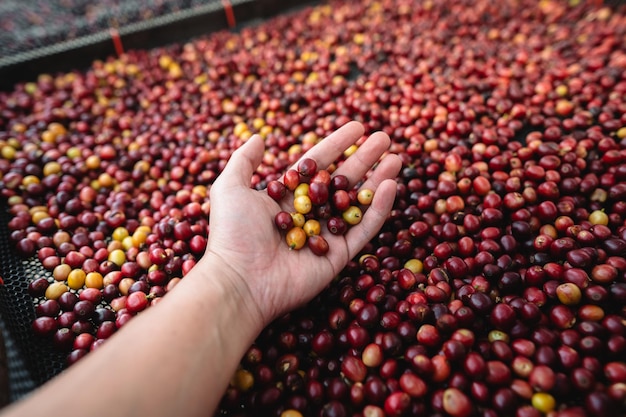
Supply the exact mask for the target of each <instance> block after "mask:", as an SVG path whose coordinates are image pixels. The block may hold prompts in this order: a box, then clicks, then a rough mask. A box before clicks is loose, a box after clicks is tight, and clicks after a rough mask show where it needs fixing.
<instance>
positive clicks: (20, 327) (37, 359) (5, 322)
mask: <svg viewBox="0 0 626 417" xmlns="http://www.w3.org/2000/svg"><path fill="white" fill-rule="evenodd" d="M7 222H8V213H7V212H6V210H4V208H3V209H2V211H1V212H0V276H1V277H2V278H3V280H4V285H0V321H1V322H2V324H1V325H0V330H2V331H3V334H4V337H5V343H6V350H7V366H8V372H9V381H10V394H11V398H12V399H14V400H15V399H17V398H20V397H21V396H23V395H25V394H27V393H28V392H29V391H31V390H32V389H33V388H34V387H35V386H37V385H40V384H42V383H43V382H45V381H47V380H48V379H50V378H52V377H53V376H55V375H56V374H58V373H59V372H60V371H61V370H62V369H63V367H64V363H65V362H64V361H65V359H64V355H63V354H62V353H60V352H58V351H56V350H54V349H53V347H52V344H51V342H50V341H47V340H45V341H44V340H41V339H38V338H36V337H35V336H34V334H33V332H32V331H31V323H32V321H33V320H34V319H35V309H34V306H35V303H36V302H37V301H38V300H36V299H33V298H32V297H31V296H30V295H29V294H28V283H29V282H30V281H31V280H33V279H35V278H37V277H42V276H43V277H46V278H49V279H50V280H52V276H51V274H50V272H48V271H46V270H45V269H44V268H43V267H42V266H41V264H40V263H39V260H38V259H37V258H36V257H35V258H32V259H28V260H22V259H21V258H20V257H19V256H18V255H17V254H15V252H14V250H13V248H12V247H11V245H10V242H9V237H8V229H7V226H6V225H7Z"/></svg>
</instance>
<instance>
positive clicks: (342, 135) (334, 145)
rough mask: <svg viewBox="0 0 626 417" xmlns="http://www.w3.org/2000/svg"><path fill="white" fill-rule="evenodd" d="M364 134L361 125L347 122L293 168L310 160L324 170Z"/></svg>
mask: <svg viewBox="0 0 626 417" xmlns="http://www.w3.org/2000/svg"><path fill="white" fill-rule="evenodd" d="M364 133H365V128H364V127H363V125H362V124H361V123H359V122H357V121H351V122H348V123H346V124H345V125H343V126H341V127H340V128H339V129H337V130H335V131H334V132H333V133H331V134H330V135H328V136H326V137H325V138H324V139H322V140H321V141H320V142H319V143H318V144H316V145H315V146H313V147H312V148H311V149H309V150H308V151H307V152H306V153H305V154H304V155H302V157H301V158H300V159H299V160H298V161H297V162H296V163H295V164H294V165H293V166H294V167H295V166H297V165H298V162H300V161H301V160H302V159H304V158H311V159H313V160H315V162H317V165H318V167H320V168H324V169H326V168H327V167H328V166H329V165H330V164H332V163H333V162H335V161H336V160H337V159H338V158H339V157H340V156H341V155H342V154H343V152H344V151H345V150H346V149H348V148H349V147H350V146H351V145H352V144H353V143H354V142H356V141H357V140H359V139H360V138H361V137H362V136H363V134H364Z"/></svg>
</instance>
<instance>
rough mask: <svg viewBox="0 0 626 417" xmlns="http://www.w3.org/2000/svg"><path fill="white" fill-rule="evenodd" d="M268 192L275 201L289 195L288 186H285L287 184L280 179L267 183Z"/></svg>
mask: <svg viewBox="0 0 626 417" xmlns="http://www.w3.org/2000/svg"><path fill="white" fill-rule="evenodd" d="M267 194H268V195H269V196H270V197H272V198H273V199H274V200H275V201H280V200H282V198H283V197H285V195H287V187H285V184H283V183H282V182H280V181H278V180H273V181H270V182H269V183H268V184H267Z"/></svg>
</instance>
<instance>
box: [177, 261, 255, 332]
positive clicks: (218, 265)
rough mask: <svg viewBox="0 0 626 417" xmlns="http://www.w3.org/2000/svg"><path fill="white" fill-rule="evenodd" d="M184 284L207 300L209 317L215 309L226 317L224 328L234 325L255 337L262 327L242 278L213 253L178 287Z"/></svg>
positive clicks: (198, 264)
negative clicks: (219, 310)
mask: <svg viewBox="0 0 626 417" xmlns="http://www.w3.org/2000/svg"><path fill="white" fill-rule="evenodd" d="M183 283H184V286H185V287H187V289H188V290H190V291H191V292H193V293H194V294H195V295H196V296H201V297H202V296H207V297H208V299H207V301H208V304H207V308H208V309H209V310H211V311H210V312H211V314H215V311H214V310H215V309H216V308H218V307H219V308H220V309H222V311H223V312H224V313H226V314H227V317H225V319H224V324H225V325H226V327H227V328H231V324H232V323H234V322H236V323H237V327H238V329H241V330H244V329H245V330H249V331H250V332H251V333H252V334H253V338H254V337H256V336H257V334H258V333H259V332H261V330H263V328H264V327H265V325H266V323H265V320H264V319H263V317H264V316H263V314H262V312H261V311H260V308H259V306H258V305H257V303H256V302H255V301H254V297H253V296H252V291H251V290H250V287H249V286H248V285H247V283H246V281H245V278H244V277H242V276H240V275H239V274H238V273H237V271H236V270H235V269H233V268H232V267H231V266H230V265H228V264H227V263H226V262H224V261H223V260H222V259H220V258H219V256H217V255H216V254H214V253H212V252H207V253H206V254H205V255H204V256H203V257H202V258H201V259H200V260H199V261H198V263H197V264H196V266H195V267H194V268H193V270H192V271H190V273H189V274H188V276H186V277H185V279H183V280H182V281H181V283H180V284H179V285H182V284H183Z"/></svg>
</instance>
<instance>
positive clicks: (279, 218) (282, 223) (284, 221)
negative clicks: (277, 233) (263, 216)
mask: <svg viewBox="0 0 626 417" xmlns="http://www.w3.org/2000/svg"><path fill="white" fill-rule="evenodd" d="M274 223H275V224H276V226H277V227H278V229H279V230H282V231H287V230H289V229H291V228H292V227H293V226H294V221H293V217H292V215H291V213H288V212H286V211H279V212H278V213H276V216H274Z"/></svg>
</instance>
